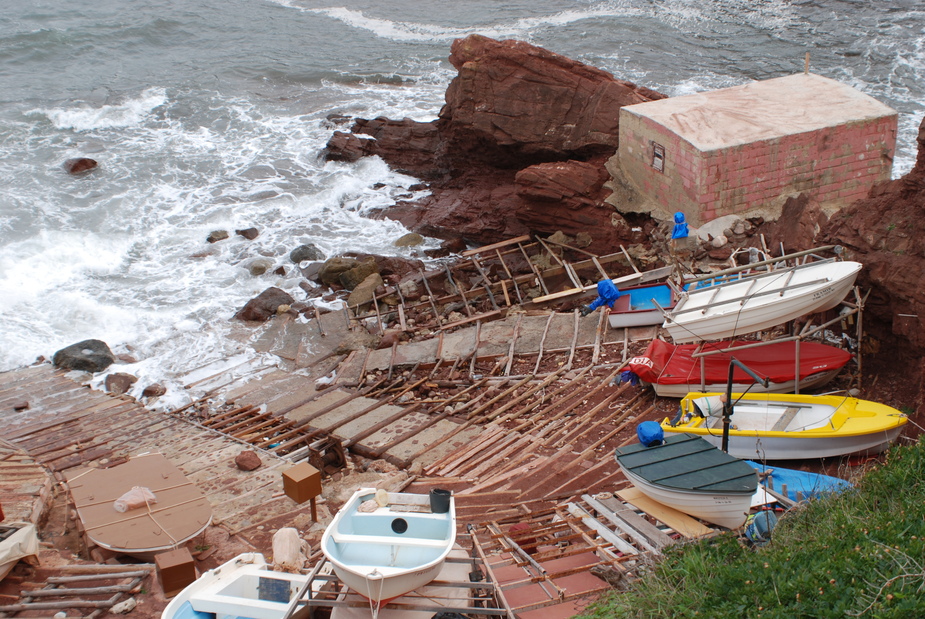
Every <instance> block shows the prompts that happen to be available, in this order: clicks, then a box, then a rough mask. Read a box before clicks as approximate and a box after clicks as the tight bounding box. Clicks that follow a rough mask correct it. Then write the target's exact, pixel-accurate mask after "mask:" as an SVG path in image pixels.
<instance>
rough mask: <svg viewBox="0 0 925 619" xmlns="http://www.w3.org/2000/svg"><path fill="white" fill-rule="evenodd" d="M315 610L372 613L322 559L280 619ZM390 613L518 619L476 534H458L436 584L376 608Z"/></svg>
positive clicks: (430, 584)
mask: <svg viewBox="0 0 925 619" xmlns="http://www.w3.org/2000/svg"><path fill="white" fill-rule="evenodd" d="M466 546H468V549H466V548H465V547H466ZM317 609H325V610H326V611H328V612H331V611H332V610H334V609H343V610H348V609H355V612H356V613H357V614H356V615H354V614H350V615H349V616H351V617H353V616H369V615H368V613H370V612H371V606H370V601H369V600H368V599H366V598H364V597H363V596H361V595H359V594H358V593H356V592H355V591H353V590H352V589H349V588H348V587H347V586H346V585H344V584H343V583H342V582H341V581H340V579H339V578H338V577H337V575H336V574H334V573H333V571H332V569H331V565H330V563H328V562H327V559H326V558H324V557H323V556H322V557H321V558H320V559H319V560H318V562H317V563H316V564H315V566H314V567H313V568H312V570H311V572H310V573H309V578H308V581H307V582H306V583H305V585H304V586H303V587H302V589H301V591H299V593H298V594H297V596H296V598H295V601H294V602H293V603H292V604H291V605H290V607H289V610H288V612H287V613H286V614H285V616H284V617H283V619H291V618H292V617H310V616H313V615H312V614H311V613H312V612H313V611H315V610H317ZM306 610H307V611H308V614H306V612H305V611H306ZM389 611H392V613H401V614H400V615H399V616H412V617H431V616H436V615H434V613H440V612H446V613H460V614H463V615H465V616H467V617H504V618H505V619H517V618H516V616H515V615H514V613H513V612H512V610H511V609H510V606H509V605H508V603H507V601H506V600H505V599H504V596H503V594H502V592H501V590H500V588H499V587H498V586H497V582H496V580H495V578H494V574H493V572H492V568H491V566H490V565H489V564H488V562H487V561H486V557H485V551H484V550H483V549H482V547H481V546H480V544H479V542H478V540H477V539H476V537H475V535H470V534H467V533H460V534H459V535H457V548H456V549H455V550H453V551H452V552H451V553H450V556H449V557H448V558H447V559H446V563H445V564H444V567H443V570H442V571H441V572H440V574H439V575H438V576H437V578H436V580H433V581H431V582H430V583H428V584H427V585H425V586H423V587H421V588H419V589H416V590H414V591H412V592H410V593H407V594H405V595H403V596H401V597H400V598H397V599H395V600H392V601H390V602H389V603H388V604H383V605H382V606H380V607H379V609H378V612H379V613H381V614H386V615H388V616H395V615H394V614H391V613H390V612H389ZM360 613H362V615H361V614H360ZM325 616H328V615H327V614H326V615H325ZM374 616H375V615H374Z"/></svg>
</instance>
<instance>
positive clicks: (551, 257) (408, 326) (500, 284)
mask: <svg viewBox="0 0 925 619" xmlns="http://www.w3.org/2000/svg"><path fill="white" fill-rule="evenodd" d="M570 256H571V257H570ZM572 257H573V258H572ZM618 262H619V263H622V265H621V268H620V269H619V270H621V271H623V272H624V274H625V273H626V272H627V271H629V272H630V273H632V275H631V276H630V278H628V279H627V280H626V281H627V283H631V281H632V282H635V281H637V280H639V279H640V277H641V276H640V275H639V274H638V271H637V270H636V267H635V265H633V263H632V262H631V261H630V259H629V255H628V254H627V253H626V251H625V250H623V251H621V252H617V253H613V254H609V255H606V256H597V255H596V254H593V253H591V252H587V251H585V250H583V249H580V248H576V247H571V246H569V245H565V244H563V243H556V242H552V241H550V240H549V239H546V240H543V239H539V238H538V239H537V240H536V241H531V237H530V236H520V237H517V238H513V239H508V240H506V241H502V242H500V243H495V244H493V245H486V246H483V247H478V248H476V249H472V250H468V251H465V252H463V253H462V254H461V255H460V259H459V260H457V261H456V262H455V263H454V264H453V265H452V266H448V267H444V268H442V269H439V268H438V269H434V270H432V271H427V272H424V271H422V272H420V275H419V277H418V279H417V280H416V285H418V286H420V288H422V289H423V290H420V291H418V292H415V294H414V295H413V299H412V298H406V296H407V293H403V292H402V287H398V286H396V287H387V288H386V290H385V291H384V292H383V293H382V294H380V295H377V296H376V297H375V298H374V299H373V302H372V303H371V304H369V307H368V308H367V309H366V312H365V313H362V314H361V315H360V316H359V317H360V318H372V317H376V318H377V319H378V320H382V314H383V313H384V312H385V309H386V307H387V306H389V305H391V306H395V305H397V306H398V308H399V309H398V312H399V317H398V321H399V323H400V325H401V328H402V330H407V331H414V330H417V329H421V328H423V327H424V326H425V325H427V324H430V323H433V324H435V325H439V326H440V328H441V329H451V328H453V327H457V326H461V325H464V324H468V323H471V322H474V321H476V320H482V321H483V322H485V321H489V320H495V319H498V318H503V317H504V316H505V315H506V313H507V310H508V309H509V308H511V307H512V306H515V305H522V304H524V303H529V302H531V301H536V302H543V301H548V300H558V301H562V300H566V298H567V297H574V296H578V295H581V294H584V293H586V292H587V291H589V290H591V289H593V287H594V285H595V283H596V282H597V281H599V280H601V279H613V278H615V277H618V276H619V275H621V273H618V272H617V268H616V263H618ZM407 289H408V288H407V284H405V290H407ZM420 293H423V295H422V294H420ZM424 297H426V299H425V300H419V299H424ZM447 305H453V306H454V307H456V308H457V310H458V311H459V313H460V314H461V315H462V316H463V318H461V319H459V320H456V321H454V322H447V320H446V317H445V316H444V315H443V314H441V313H440V311H439V308H440V307H446V306H447ZM350 309H354V310H357V309H359V308H356V307H351V308H350ZM411 318H413V319H414V323H413V324H412V323H411V322H410V321H409V319H411Z"/></svg>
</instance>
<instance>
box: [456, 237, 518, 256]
mask: <svg viewBox="0 0 925 619" xmlns="http://www.w3.org/2000/svg"><path fill="white" fill-rule="evenodd" d="M529 240H530V235H529V234H525V235H523V236H518V237H516V238H513V239H508V240H506V241H500V242H498V243H492V244H491V245H483V246H482V247H476V248H475V249H467V250H466V251H464V252H462V253H461V254H459V255H460V256H462V257H463V258H468V257H469V256H474V255H476V254H481V253H483V252H486V251H493V250H495V249H501V248H502V247H507V246H508V245H514V244H516V243H523V242H525V241H529Z"/></svg>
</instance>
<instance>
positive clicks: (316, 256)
mask: <svg viewBox="0 0 925 619" xmlns="http://www.w3.org/2000/svg"><path fill="white" fill-rule="evenodd" d="M289 259H290V260H292V261H293V262H295V263H296V264H299V263H300V262H305V261H306V260H324V253H323V252H322V251H321V250H320V249H318V248H317V247H315V246H314V245H312V244H311V243H306V244H305V245H299V246H298V247H296V248H295V249H293V250H292V251H291V252H289Z"/></svg>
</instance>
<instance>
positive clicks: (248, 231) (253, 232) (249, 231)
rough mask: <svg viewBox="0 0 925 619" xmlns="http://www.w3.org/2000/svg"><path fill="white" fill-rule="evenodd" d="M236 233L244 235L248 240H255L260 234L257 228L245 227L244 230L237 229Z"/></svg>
mask: <svg viewBox="0 0 925 619" xmlns="http://www.w3.org/2000/svg"><path fill="white" fill-rule="evenodd" d="M234 233H235V234H237V235H238V236H243V237H244V238H245V239H247V240H248V241H253V240H254V239H256V238H257V235H259V234H260V232H259V231H258V230H257V228H244V229H243V230H235V231H234Z"/></svg>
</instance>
